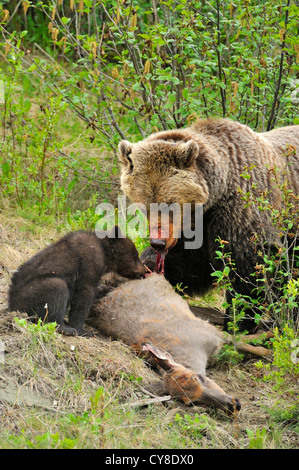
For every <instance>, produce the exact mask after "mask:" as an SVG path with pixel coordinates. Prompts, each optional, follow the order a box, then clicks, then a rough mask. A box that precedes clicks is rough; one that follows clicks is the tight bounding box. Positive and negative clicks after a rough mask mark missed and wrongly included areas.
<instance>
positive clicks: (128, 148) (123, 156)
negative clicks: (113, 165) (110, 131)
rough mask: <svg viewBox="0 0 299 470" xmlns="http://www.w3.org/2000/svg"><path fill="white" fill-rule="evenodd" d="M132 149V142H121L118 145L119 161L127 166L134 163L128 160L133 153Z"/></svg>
mask: <svg viewBox="0 0 299 470" xmlns="http://www.w3.org/2000/svg"><path fill="white" fill-rule="evenodd" d="M132 148H133V144H131V142H128V141H127V140H121V141H120V143H119V144H118V154H119V159H120V160H121V161H122V163H124V164H125V165H128V164H131V163H132V160H131V159H128V156H129V155H130V153H132ZM130 160H131V161H130Z"/></svg>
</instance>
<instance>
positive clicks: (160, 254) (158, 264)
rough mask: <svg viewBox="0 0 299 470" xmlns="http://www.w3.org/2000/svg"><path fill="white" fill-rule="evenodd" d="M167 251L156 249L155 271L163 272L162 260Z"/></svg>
mask: <svg viewBox="0 0 299 470" xmlns="http://www.w3.org/2000/svg"><path fill="white" fill-rule="evenodd" d="M167 253H168V250H167V251H156V266H155V269H154V272H155V273H158V274H164V260H165V256H166V255H167Z"/></svg>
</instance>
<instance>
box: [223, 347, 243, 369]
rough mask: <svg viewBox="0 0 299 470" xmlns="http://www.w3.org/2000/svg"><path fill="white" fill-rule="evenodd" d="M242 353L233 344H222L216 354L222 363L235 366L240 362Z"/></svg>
mask: <svg viewBox="0 0 299 470" xmlns="http://www.w3.org/2000/svg"><path fill="white" fill-rule="evenodd" d="M243 359H244V354H241V353H240V352H239V351H237V349H236V348H235V347H234V345H233V344H224V345H223V346H222V348H221V350H220V352H219V353H218V355H217V360H218V361H219V362H221V363H223V364H229V365H230V366H235V365H237V364H239V363H240V362H242V361H243Z"/></svg>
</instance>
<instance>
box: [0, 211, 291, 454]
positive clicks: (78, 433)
mask: <svg viewBox="0 0 299 470" xmlns="http://www.w3.org/2000/svg"><path fill="white" fill-rule="evenodd" d="M0 230H1V232H0V338H1V340H2V341H3V342H4V344H5V358H4V364H3V365H0V419H1V422H2V431H1V432H0V447H30V446H31V447H32V446H36V447H64V446H71V447H108V448H124V447H127V448H136V449H137V448H144V447H150V448H170V447H173V448H197V447H204V448H246V447H248V446H251V447H254V446H256V447H258V446H262V447H265V448H278V447H285V448H288V447H293V448H294V447H297V446H298V441H297V435H296V434H295V432H294V430H293V428H290V427H289V426H288V425H287V424H286V423H284V422H275V421H273V418H272V417H271V413H270V414H269V410H271V409H272V410H273V409H275V407H276V406H278V408H279V407H280V408H284V407H285V408H287V407H289V406H291V405H292V406H294V405H295V399H294V395H292V394H291V393H290V394H289V395H285V396H284V397H282V396H281V395H280V394H279V393H278V392H276V391H275V390H273V384H272V383H271V382H268V383H266V382H263V381H262V380H261V379H262V377H261V373H260V372H259V371H257V369H256V368H255V366H254V362H255V360H252V359H247V360H246V362H244V363H242V364H239V365H237V366H234V367H232V366H226V365H223V364H218V365H216V366H215V367H213V368H212V369H210V370H209V376H210V377H211V378H213V379H214V380H215V381H216V382H217V383H218V384H219V385H220V386H221V387H222V388H223V389H225V390H226V391H227V392H228V393H231V394H233V395H235V396H237V397H238V398H239V399H240V400H241V403H242V409H241V412H240V413H239V414H238V416H235V417H231V418H229V417H228V416H226V415H225V414H224V413H222V412H221V411H214V410H206V409H204V408H203V407H186V406H183V405H181V404H180V403H178V402H175V401H170V402H166V403H164V404H161V403H160V404H158V403H157V404H153V405H150V406H147V407H135V406H134V407H132V406H131V405H132V403H136V401H137V402H138V400H140V399H143V398H144V397H145V396H146V395H145V394H144V392H142V391H141V390H140V384H141V385H143V386H146V385H148V384H150V383H152V382H155V381H157V380H159V377H158V375H157V374H156V373H155V372H154V371H152V370H151V369H149V368H148V367H147V365H146V364H145V363H144V362H142V361H141V359H139V358H138V357H136V356H135V354H134V353H133V352H132V351H131V350H130V349H129V348H128V347H127V346H126V345H124V344H122V343H121V342H118V341H110V340H109V339H107V338H103V337H102V336H100V335H99V334H97V335H96V336H95V337H94V338H90V339H85V338H80V337H65V336H61V335H58V334H57V333H55V334H49V335H48V337H47V340H45V337H44V336H42V335H39V334H37V333H32V331H30V328H25V327H22V326H20V325H19V326H18V325H17V324H16V323H15V322H14V317H15V314H14V313H9V312H7V304H6V299H7V289H8V286H9V279H10V276H11V274H12V272H13V270H14V269H16V268H17V267H18V265H19V264H20V263H21V262H23V261H24V260H25V259H28V258H29V257H30V256H32V254H33V253H35V252H36V251H37V250H39V249H40V248H42V247H44V246H45V245H46V243H50V242H52V241H54V240H55V239H57V238H58V237H59V236H61V234H58V233H57V232H56V231H55V229H52V230H49V229H48V228H47V230H46V229H43V230H42V229H41V228H40V229H39V230H37V231H35V232H34V231H31V229H28V228H26V221H25V220H23V219H21V218H17V217H16V218H13V217H10V218H8V217H7V216H4V215H3V214H0ZM99 390H100V391H101V390H102V392H101V393H102V395H103V396H102V395H101V394H100V395H99V396H98V404H97V405H94V401H92V400H91V397H94V396H97V393H99ZM277 403H278V405H277ZM248 429H249V430H250V431H251V432H253V434H254V436H255V438H252V437H251V438H250V437H249V435H248V432H247V430H248ZM262 430H265V431H264V434H265V435H264V434H263V433H262V435H261V437H259V436H260V434H261V431H262ZM9 436H10V437H9ZM53 436H54V437H53ZM55 436H56V437H55ZM57 436H58V437H57ZM254 439H256V441H255V440H254Z"/></svg>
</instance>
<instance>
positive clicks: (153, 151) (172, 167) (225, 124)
mask: <svg viewBox="0 0 299 470" xmlns="http://www.w3.org/2000/svg"><path fill="white" fill-rule="evenodd" d="M296 148H297V152H296ZM298 149H299V126H289V127H285V128H280V129H275V130H272V131H270V132H265V133H259V134H258V133H256V132H253V131H252V130H251V129H250V128H249V127H247V126H245V125H242V124H240V123H238V122H233V121H231V120H228V119H206V120H199V121H198V122H196V123H195V124H194V125H192V126H191V127H189V128H186V129H178V130H170V131H164V132H158V133H156V134H153V135H150V136H149V137H148V138H146V139H145V140H143V141H141V142H138V143H134V144H132V143H130V142H128V141H121V142H120V144H119V153H120V159H121V162H122V173H121V187H122V190H123V192H124V193H125V194H126V195H127V196H128V197H129V198H130V199H131V200H132V201H133V202H135V203H143V204H144V205H145V206H146V208H147V210H148V211H149V209H150V203H162V202H164V203H166V204H172V203H174V202H175V203H179V204H180V206H181V207H182V205H183V204H184V203H191V204H194V203H202V204H203V243H202V246H201V247H200V248H198V249H196V250H194V249H185V247H184V244H185V243H184V242H185V239H184V235H183V236H182V237H180V238H179V239H176V232H177V227H175V226H173V227H171V230H170V233H169V235H168V236H167V237H163V234H161V233H159V229H160V227H159V222H158V226H157V227H151V228H150V229H151V232H150V233H151V240H150V242H151V246H152V247H153V248H154V249H156V250H161V251H166V250H168V249H169V248H171V250H169V252H168V254H167V256H166V258H165V276H166V277H167V279H168V280H169V281H170V282H171V283H172V284H173V285H175V284H176V283H178V282H179V283H181V282H183V285H184V286H188V292H190V293H194V294H195V293H196V294H203V293H204V292H206V291H207V289H208V288H210V286H211V285H212V282H213V279H214V278H213V277H211V273H212V272H213V271H214V270H215V269H216V270H217V269H222V268H223V265H222V262H221V261H220V260H218V259H216V257H215V251H216V250H217V249H218V243H217V242H216V241H215V240H216V239H217V238H218V237H220V238H221V239H222V240H226V241H228V242H229V245H228V246H227V249H228V251H230V252H231V253H232V259H233V260H234V261H235V264H236V271H237V273H238V274H239V276H236V277H235V278H234V279H232V282H233V287H234V289H235V290H236V291H237V292H239V293H242V294H243V295H252V289H253V285H252V282H251V283H248V282H247V283H246V282H244V281H243V280H242V279H249V275H250V274H252V273H254V272H255V269H254V268H255V266H256V264H257V262H258V261H260V260H259V259H258V254H257V252H258V250H256V245H255V244H254V243H253V242H252V241H251V240H252V235H253V234H254V233H258V234H260V236H261V237H263V239H264V241H268V242H269V244H275V242H277V241H278V239H277V236H275V234H274V235H273V227H272V225H271V223H270V221H269V220H268V216H267V213H266V212H259V211H256V208H255V207H254V206H249V207H246V208H244V203H242V200H241V198H240V188H241V190H243V191H250V190H251V189H252V184H253V183H254V185H256V191H258V190H263V191H264V190H269V194H268V198H269V199H270V201H271V203H273V204H274V205H275V206H276V207H278V208H279V207H280V205H281V192H280V190H278V189H277V188H276V187H275V183H274V182H273V171H271V170H273V168H275V167H276V168H278V169H280V170H284V169H285V168H286V167H288V171H289V177H288V178H289V184H290V187H291V188H292V189H293V191H294V193H295V194H298V190H299V159H298V154H299V150H298ZM291 150H293V151H291ZM287 154H288V155H289V156H288V157H287V156H286V155H287ZM244 167H248V168H250V170H249V171H250V175H251V178H250V180H248V179H245V178H243V177H241V176H240V175H241V173H242V172H244ZM193 222H194V221H193ZM262 234H263V235H262ZM251 279H252V278H251ZM228 301H231V298H229V297H228ZM246 317H249V318H245V319H244V320H243V321H242V323H241V324H240V329H241V330H245V329H246V330H248V331H252V329H254V327H255V326H256V325H255V322H254V321H253V320H252V319H251V314H250V312H248V315H246Z"/></svg>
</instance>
